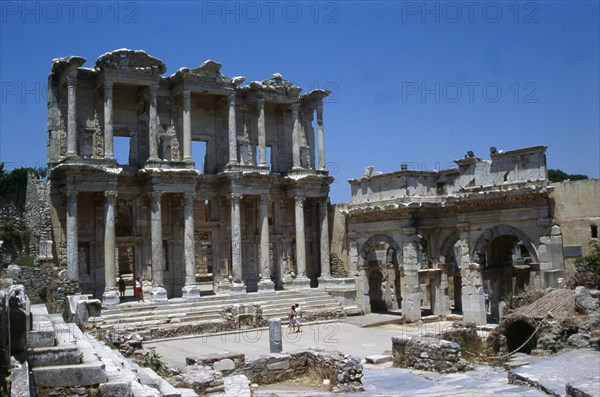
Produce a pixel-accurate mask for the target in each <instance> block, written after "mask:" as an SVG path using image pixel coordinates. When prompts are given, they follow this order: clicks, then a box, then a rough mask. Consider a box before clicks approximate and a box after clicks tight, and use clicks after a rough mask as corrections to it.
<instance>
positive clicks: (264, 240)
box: [258, 195, 275, 291]
mask: <svg viewBox="0 0 600 397" xmlns="http://www.w3.org/2000/svg"><path fill="white" fill-rule="evenodd" d="M258 222H259V226H260V273H261V280H260V281H259V283H258V288H259V289H260V290H261V291H274V290H275V289H274V288H275V284H274V283H273V281H272V280H271V266H270V255H269V196H267V195H261V196H260V204H259V220H258Z"/></svg>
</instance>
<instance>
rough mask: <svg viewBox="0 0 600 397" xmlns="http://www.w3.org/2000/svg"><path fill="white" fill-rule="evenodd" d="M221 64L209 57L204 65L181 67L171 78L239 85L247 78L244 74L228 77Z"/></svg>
mask: <svg viewBox="0 0 600 397" xmlns="http://www.w3.org/2000/svg"><path fill="white" fill-rule="evenodd" d="M221 66H222V65H221V64H220V63H219V62H216V61H213V60H211V59H208V60H206V61H204V62H203V63H202V65H200V66H198V67H196V68H193V69H190V68H181V69H179V70H178V71H177V72H175V73H174V74H173V75H172V76H171V79H173V80H179V79H181V80H196V81H205V82H210V83H216V84H218V85H233V86H238V85H240V84H242V83H243V82H244V80H245V78H244V77H242V76H237V77H232V78H230V77H227V76H225V75H224V74H222V73H221Z"/></svg>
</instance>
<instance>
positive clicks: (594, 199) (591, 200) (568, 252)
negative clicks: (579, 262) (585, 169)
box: [550, 179, 600, 278]
mask: <svg viewBox="0 0 600 397" xmlns="http://www.w3.org/2000/svg"><path fill="white" fill-rule="evenodd" d="M551 186H552V188H553V190H552V191H551V193H550V200H551V202H552V207H551V211H552V215H553V217H554V218H555V219H556V223H557V224H558V225H559V226H560V228H561V230H562V237H563V245H564V247H563V252H564V257H565V271H566V277H567V278H570V277H571V276H572V275H573V273H574V271H575V259H576V257H577V256H578V255H586V254H588V253H589V242H590V241H598V237H595V240H594V237H592V228H593V227H594V226H595V227H596V232H598V227H600V205H598V203H600V179H591V180H585V181H567V182H560V183H553V184H552V185H551Z"/></svg>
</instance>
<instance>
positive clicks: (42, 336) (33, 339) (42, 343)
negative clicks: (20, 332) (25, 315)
mask: <svg viewBox="0 0 600 397" xmlns="http://www.w3.org/2000/svg"><path fill="white" fill-rule="evenodd" d="M55 344H56V339H55V337H54V330H53V329H52V330H40V331H29V332H28V333H27V346H28V347H29V348H35V347H51V346H54V345H55Z"/></svg>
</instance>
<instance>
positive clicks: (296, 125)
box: [292, 103, 302, 169]
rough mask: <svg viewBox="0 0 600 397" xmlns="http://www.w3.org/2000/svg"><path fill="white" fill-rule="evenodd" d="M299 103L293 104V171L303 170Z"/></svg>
mask: <svg viewBox="0 0 600 397" xmlns="http://www.w3.org/2000/svg"><path fill="white" fill-rule="evenodd" d="M299 108H300V104H299V103H292V123H293V129H292V169H300V168H302V166H301V163H300V120H299V119H298V109H299Z"/></svg>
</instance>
